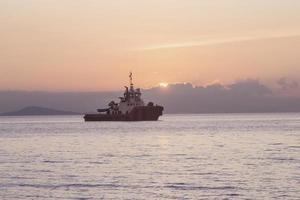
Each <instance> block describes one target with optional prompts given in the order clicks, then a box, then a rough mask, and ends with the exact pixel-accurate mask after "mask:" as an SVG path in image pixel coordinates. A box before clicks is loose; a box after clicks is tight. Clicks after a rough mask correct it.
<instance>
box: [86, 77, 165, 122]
mask: <svg viewBox="0 0 300 200" xmlns="http://www.w3.org/2000/svg"><path fill="white" fill-rule="evenodd" d="M129 80H130V86H129V88H128V87H127V86H125V92H124V95H123V97H119V99H120V102H119V103H115V102H114V101H111V102H110V103H109V104H108V108H105V109H97V111H98V113H97V114H86V115H84V120H85V121H156V120H158V118H159V117H160V116H161V115H162V114H163V110H164V108H163V107H162V106H160V105H154V103H153V102H149V103H148V104H147V105H145V103H144V101H143V99H142V98H141V96H142V93H141V90H140V88H137V89H134V86H133V82H132V73H131V72H130V74H129Z"/></svg>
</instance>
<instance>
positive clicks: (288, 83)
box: [277, 77, 299, 90]
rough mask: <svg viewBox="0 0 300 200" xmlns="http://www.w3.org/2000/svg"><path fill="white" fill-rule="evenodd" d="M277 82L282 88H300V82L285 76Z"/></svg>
mask: <svg viewBox="0 0 300 200" xmlns="http://www.w3.org/2000/svg"><path fill="white" fill-rule="evenodd" d="M277 84H278V85H279V86H280V88H281V89H282V90H294V89H298V88H299V84H298V83H297V82H296V81H294V80H288V79H287V78H285V77H283V78H280V79H279V80H278V81H277Z"/></svg>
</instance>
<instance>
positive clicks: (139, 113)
mask: <svg viewBox="0 0 300 200" xmlns="http://www.w3.org/2000/svg"><path fill="white" fill-rule="evenodd" d="M163 109H164V108H163V107H162V106H139V107H135V108H133V110H132V111H131V112H130V113H129V114H126V115H125V114H116V115H109V114H86V115H84V120H85V121H156V120H158V118H159V116H161V115H162V112H163Z"/></svg>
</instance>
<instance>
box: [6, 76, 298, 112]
mask: <svg viewBox="0 0 300 200" xmlns="http://www.w3.org/2000/svg"><path fill="white" fill-rule="evenodd" d="M278 84H280V85H282V87H283V88H294V87H299V86H298V85H297V84H295V83H294V82H293V81H289V80H287V79H281V80H280V81H279V83H278ZM121 94H122V91H119V92H61V93H53V92H52V93H51V92H0V96H1V98H0V112H7V111H12V110H18V109H21V108H23V107H26V106H30V105H34V106H42V107H50V108H55V109H60V110H70V111H74V112H81V113H82V112H94V111H96V109H97V108H105V107H106V106H107V103H108V102H110V101H111V100H116V101H117V100H118V99H117V97H118V96H120V95H121ZM143 98H144V100H145V103H148V102H149V101H152V102H154V103H155V104H161V105H163V106H164V107H165V112H167V113H242V112H300V97H299V96H298V97H297V96H287V95H284V93H278V92H274V91H272V90H271V89H270V88H269V87H267V86H266V85H264V84H262V83H261V82H260V81H259V80H256V79H245V80H239V81H236V82H235V83H232V84H226V85H225V84H220V83H214V84H210V85H206V86H193V85H192V84H190V83H178V84H170V85H168V87H167V88H160V87H155V88H151V89H146V90H143Z"/></svg>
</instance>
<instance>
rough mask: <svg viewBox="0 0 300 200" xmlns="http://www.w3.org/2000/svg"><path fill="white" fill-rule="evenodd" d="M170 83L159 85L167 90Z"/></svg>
mask: <svg viewBox="0 0 300 200" xmlns="http://www.w3.org/2000/svg"><path fill="white" fill-rule="evenodd" d="M168 85H169V83H165V82H162V83H159V87H162V88H166V87H168Z"/></svg>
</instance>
